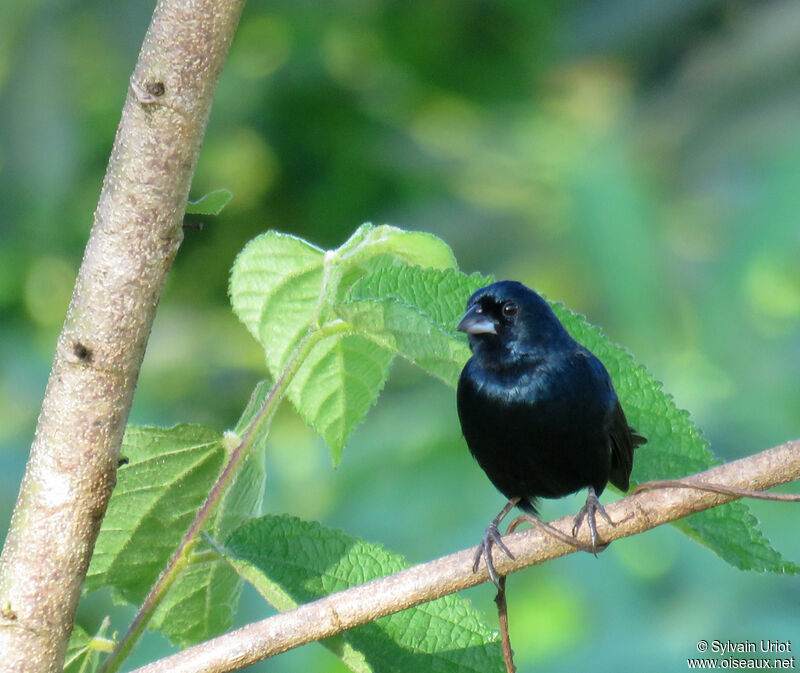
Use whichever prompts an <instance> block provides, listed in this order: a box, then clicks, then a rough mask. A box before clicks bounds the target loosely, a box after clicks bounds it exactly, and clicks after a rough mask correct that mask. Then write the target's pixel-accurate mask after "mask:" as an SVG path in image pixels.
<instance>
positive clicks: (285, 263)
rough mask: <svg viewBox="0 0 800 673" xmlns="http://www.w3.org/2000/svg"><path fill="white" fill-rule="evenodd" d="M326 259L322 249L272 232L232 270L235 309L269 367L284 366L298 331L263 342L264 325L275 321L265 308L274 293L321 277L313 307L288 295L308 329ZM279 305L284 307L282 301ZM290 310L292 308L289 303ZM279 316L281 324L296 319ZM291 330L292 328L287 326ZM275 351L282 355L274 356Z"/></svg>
mask: <svg viewBox="0 0 800 673" xmlns="http://www.w3.org/2000/svg"><path fill="white" fill-rule="evenodd" d="M323 257H324V253H323V251H322V250H320V249H319V248H316V247H314V246H313V245H311V244H309V243H306V242H305V241H304V240H302V239H300V238H297V237H296V236H290V235H288V234H280V233H277V232H274V231H270V232H267V233H266V234H262V235H261V236H258V237H256V238H254V239H253V240H252V241H250V242H249V243H248V244H247V245H246V246H245V248H244V250H242V252H241V253H239V256H238V257H237V258H236V262H235V263H234V265H233V269H232V270H231V283H230V296H231V302H232V304H233V310H234V312H235V313H236V315H237V316H238V317H239V320H241V321H242V322H243V323H244V324H245V326H246V327H247V329H248V330H250V333H251V334H252V335H253V336H254V337H255V338H256V339H258V340H259V342H260V343H261V344H262V345H263V346H265V349H266V351H267V364H268V366H270V363H275V362H277V363H278V366H280V363H281V362H282V360H283V354H284V353H285V351H286V349H287V344H288V343H291V342H292V341H293V340H294V332H292V333H291V334H288V335H287V334H280V335H279V336H280V337H281V338H280V339H279V340H278V342H277V343H274V344H273V343H272V342H267V343H265V342H263V341H261V330H262V322H265V321H267V320H270V319H272V318H273V315H272V314H271V312H267V315H266V316H264V307H265V305H266V304H267V302H268V301H269V299H270V298H271V297H272V295H273V294H275V293H276V292H278V291H279V290H280V289H281V288H283V287H284V286H285V285H286V284H291V283H292V282H293V281H294V280H295V278H296V277H297V276H304V275H312V274H315V273H316V274H318V275H319V278H317V279H316V281H315V282H312V288H313V289H314V290H315V292H316V294H315V295H314V297H313V299H312V300H311V303H310V305H306V304H305V302H303V301H298V299H297V297H295V296H294V295H295V294H296V293H294V292H292V291H291V288H290V291H289V292H287V293H286V295H287V301H292V302H293V306H291V308H294V309H295V310H298V309H299V310H300V316H299V321H297V320H296V321H295V322H299V324H300V326H301V327H300V328H302V327H303V326H305V327H308V326H309V325H310V324H311V321H312V320H313V315H314V309H315V306H316V304H315V303H314V300H316V299H318V297H319V292H320V284H321V281H322V263H323ZM278 305H279V308H280V302H278ZM287 308H289V305H288V303H287ZM279 317H281V318H282V320H279V321H278V323H279V324H280V323H281V322H284V321H285V320H292V319H293V318H294V317H295V316H294V314H291V313H288V314H287V315H284V316H279ZM287 329H290V327H289V326H287ZM292 329H297V328H292ZM268 336H269V335H268ZM267 346H268V347H267ZM275 350H278V351H279V352H277V353H274V352H273V351H275ZM273 374H274V372H273Z"/></svg>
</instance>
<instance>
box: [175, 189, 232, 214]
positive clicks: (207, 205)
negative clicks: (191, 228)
mask: <svg viewBox="0 0 800 673" xmlns="http://www.w3.org/2000/svg"><path fill="white" fill-rule="evenodd" d="M232 198H233V192H232V191H231V190H230V189H216V190H214V191H213V192H209V193H208V194H205V195H204V196H201V197H200V198H199V199H197V201H189V203H187V204H186V214H187V215H219V214H220V213H221V212H222V210H223V208H225V206H227V205H228V203H230V200H231V199H232Z"/></svg>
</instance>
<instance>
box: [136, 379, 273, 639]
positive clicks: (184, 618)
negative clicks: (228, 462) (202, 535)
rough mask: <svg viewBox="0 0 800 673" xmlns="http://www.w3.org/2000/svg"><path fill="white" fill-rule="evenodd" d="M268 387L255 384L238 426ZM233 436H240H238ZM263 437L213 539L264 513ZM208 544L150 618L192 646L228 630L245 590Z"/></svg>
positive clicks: (223, 507) (225, 503) (227, 498)
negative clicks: (211, 554)
mask: <svg viewBox="0 0 800 673" xmlns="http://www.w3.org/2000/svg"><path fill="white" fill-rule="evenodd" d="M269 389H270V386H269V385H268V383H267V382H266V381H261V382H260V383H259V384H258V385H256V387H255V389H254V391H253V394H252V396H251V399H250V402H249V403H248V405H247V407H246V408H245V410H244V412H243V413H242V416H241V418H240V419H239V421H238V422H237V424H236V429H237V430H238V431H240V432H243V431H244V428H245V427H246V426H247V423H249V421H250V420H252V417H253V415H254V414H255V413H256V412H257V411H258V409H259V408H260V406H261V405H262V404H263V403H264V400H265V399H266V396H267V394H268V393H269ZM232 438H233V439H238V436H237V435H233V436H232ZM264 439H265V437H261V438H256V440H255V441H254V443H253V445H252V446H251V448H250V455H249V456H248V457H247V458H246V459H245V462H244V464H243V465H242V467H241V469H240V471H239V474H238V475H237V476H236V480H235V481H234V483H233V484H232V485H231V487H230V488H229V489H228V490H227V491H226V492H225V495H224V496H223V498H222V501H221V502H220V504H219V506H218V508H217V512H216V514H215V515H214V518H213V519H212V522H211V524H210V525H209V526H208V528H209V529H210V533H211V535H212V536H213V537H214V538H225V537H226V536H227V535H228V534H229V533H230V532H231V531H232V530H233V529H234V528H236V527H237V526H239V525H240V524H241V523H242V522H243V521H245V520H247V519H250V518H251V517H253V516H255V515H256V514H260V513H261V506H262V504H263V502H264V490H265V484H266V470H265V467H264V451H263V449H264ZM231 448H232V447H231ZM206 549H207V546H206V545H204V544H202V545H198V548H197V550H196V552H195V553H194V555H193V562H192V564H191V565H190V566H189V567H188V568H186V569H185V570H184V571H183V572H182V573H181V575H180V576H179V577H178V579H177V580H176V582H175V584H173V585H172V587H171V588H170V590H169V592H168V594H167V596H166V598H165V599H164V601H163V602H162V603H161V605H160V606H159V608H158V610H156V612H155V614H154V615H153V620H152V622H151V628H153V629H160V630H161V631H163V632H164V634H165V635H166V636H167V637H168V638H169V639H170V641H172V642H173V643H174V644H176V645H178V646H180V647H189V646H191V645H194V644H196V643H199V642H201V641H203V640H207V639H208V638H211V637H213V636H216V635H218V634H220V633H223V632H224V631H227V630H228V629H229V628H230V627H231V626H232V625H233V618H234V616H235V614H236V610H237V608H238V605H239V597H240V596H241V592H242V582H241V580H240V579H239V576H238V575H237V574H236V573H235V572H234V571H233V570H232V569H231V567H230V566H229V565H228V564H227V563H225V562H224V561H222V560H221V559H219V558H217V557H210V558H209V557H208V554H207V553H206Z"/></svg>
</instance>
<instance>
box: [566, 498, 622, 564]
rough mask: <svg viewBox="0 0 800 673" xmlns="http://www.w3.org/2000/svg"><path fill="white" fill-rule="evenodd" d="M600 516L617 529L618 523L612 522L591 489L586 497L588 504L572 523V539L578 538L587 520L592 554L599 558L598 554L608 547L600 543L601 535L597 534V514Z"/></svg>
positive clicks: (605, 543) (604, 543)
mask: <svg viewBox="0 0 800 673" xmlns="http://www.w3.org/2000/svg"><path fill="white" fill-rule="evenodd" d="M598 513H599V514H600V516H601V517H603V519H604V520H605V521H606V523H608V524H609V525H610V526H614V527H616V525H617V524H616V523H614V522H613V521H612V520H611V517H610V516H609V515H608V512H606V508H605V507H603V505H601V504H600V501H599V500H598V499H597V495H596V494H595V492H594V489H593V488H591V487H590V488H589V494H588V495H587V496H586V504H585V505H584V506H583V507H581V508H580V510H579V511H578V513H577V514H576V515H575V519H573V522H572V537H578V531H579V530H580V528H581V525H583V520H584V519H586V522H587V524H588V525H589V537H590V539H591V541H592V553H593V554H594V555H595V556H597V552H599V551H603V550H604V549H605V548H606V547H608V544H609V543H607V542H600V544H598V541H599V540H600V537H599V535H598V534H597V519H596V517H597V514H598Z"/></svg>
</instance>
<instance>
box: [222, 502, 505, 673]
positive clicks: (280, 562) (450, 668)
mask: <svg viewBox="0 0 800 673" xmlns="http://www.w3.org/2000/svg"><path fill="white" fill-rule="evenodd" d="M223 553H225V555H226V558H227V559H228V561H229V562H230V563H231V565H232V566H233V567H235V568H236V569H237V571H238V572H240V573H241V575H242V577H243V578H245V579H247V580H248V581H250V582H252V583H253V585H254V586H255V587H256V589H257V590H258V591H259V593H261V595H262V596H264V598H265V599H266V600H267V601H269V602H270V603H271V604H273V605H274V606H275V607H276V608H278V609H279V610H289V609H291V608H293V607H295V606H297V605H299V604H302V603H307V602H309V601H313V600H315V599H317V598H321V597H323V596H327V595H329V594H331V593H334V592H336V591H342V590H343V589H347V588H348V587H351V586H355V585H359V584H362V583H364V582H368V581H369V580H372V579H375V578H376V577H382V576H384V575H388V574H391V573H394V572H397V571H399V570H402V569H403V568H405V567H406V565H405V563H404V562H403V560H402V558H401V557H399V556H397V555H395V554H392V553H390V552H388V551H386V550H385V549H383V548H382V547H381V546H380V545H376V544H370V543H367V542H364V541H362V540H359V539H357V538H353V537H349V536H347V535H345V534H344V533H341V532H339V531H336V530H332V529H329V528H325V527H323V526H321V525H320V524H317V523H311V522H307V521H302V520H300V519H296V518H294V517H290V516H265V517H261V518H259V519H254V520H252V521H248V522H247V523H245V524H243V525H242V526H240V527H239V528H237V529H236V530H235V531H234V532H233V533H232V534H231V536H230V537H229V538H228V540H227V541H226V543H225V548H224V549H223ZM331 641H332V642H331ZM331 641H326V643H325V644H326V645H327V646H329V647H331V649H333V650H334V651H336V652H337V653H338V654H340V656H341V657H342V659H343V661H344V662H345V663H346V664H347V665H348V666H349V667H350V668H351V670H354V671H359V672H361V671H373V672H375V673H389V672H397V673H400V672H405V671H437V672H439V673H448V672H453V673H469V672H470V671H475V672H480V673H490V672H492V671H497V672H498V673H499V672H500V671H502V670H504V666H503V658H502V654H501V651H500V644H499V641H498V637H497V634H496V633H495V632H494V631H492V630H491V629H489V628H488V627H487V626H485V625H484V624H483V623H482V621H481V618H480V616H479V615H478V613H477V612H476V611H474V610H473V609H472V608H471V606H470V605H469V603H468V602H467V601H465V600H463V599H461V598H458V597H456V596H445V597H443V598H440V599H438V600H436V601H432V602H430V603H426V604H424V605H421V606H419V607H416V608H411V609H409V610H405V611H403V612H400V613H398V614H395V615H390V616H388V617H383V618H382V619H379V620H377V621H375V622H373V623H371V624H366V625H364V626H360V627H358V628H355V629H351V630H349V631H347V632H345V633H343V634H342V635H341V636H340V637H338V638H336V639H331Z"/></svg>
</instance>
